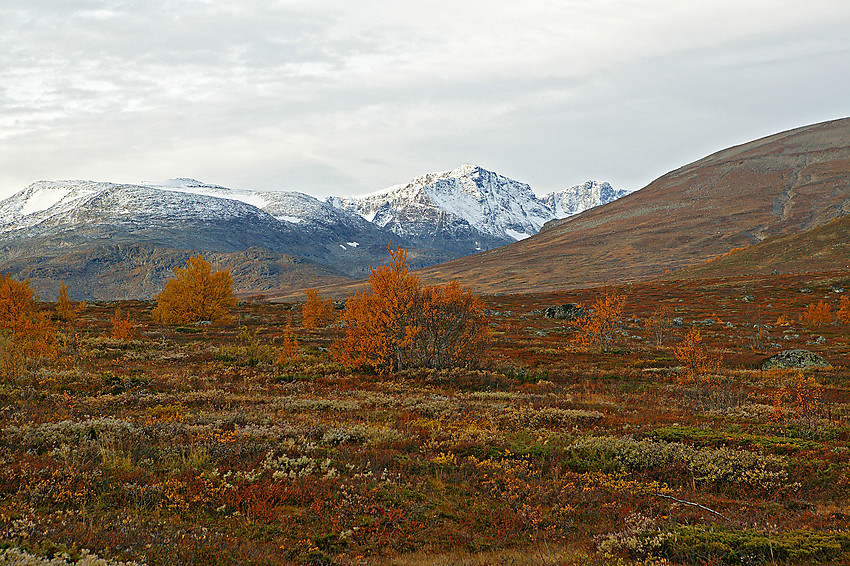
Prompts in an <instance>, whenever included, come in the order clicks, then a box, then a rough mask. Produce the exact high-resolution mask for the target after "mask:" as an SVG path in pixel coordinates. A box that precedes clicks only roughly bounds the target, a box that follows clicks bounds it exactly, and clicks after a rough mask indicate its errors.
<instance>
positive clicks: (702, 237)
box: [419, 118, 850, 293]
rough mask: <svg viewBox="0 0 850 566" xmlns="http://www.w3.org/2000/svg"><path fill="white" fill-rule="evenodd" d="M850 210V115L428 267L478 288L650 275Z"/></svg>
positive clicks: (542, 286)
mask: <svg viewBox="0 0 850 566" xmlns="http://www.w3.org/2000/svg"><path fill="white" fill-rule="evenodd" d="M848 213H850V119H847V118H845V119H842V120H835V121H831V122H824V123H821V124H815V125H812V126H806V127H803V128H798V129H795V130H791V131H787V132H783V133H780V134H775V135H772V136H769V137H766V138H763V139H760V140H757V141H754V142H750V143H747V144H743V145H740V146H736V147H732V148H729V149H726V150H723V151H720V152H718V153H715V154H713V155H710V156H708V157H706V158H704V159H701V160H699V161H696V162H694V163H692V164H690V165H686V166H684V167H682V168H680V169H677V170H675V171H672V172H670V173H668V174H666V175H664V176H663V177H660V178H659V179H657V180H655V181H653V182H652V183H651V184H649V185H648V186H647V187H645V188H644V189H642V190H640V191H638V192H636V193H633V194H631V195H628V196H626V197H624V198H622V199H620V200H617V201H615V202H613V203H611V204H608V205H605V206H602V207H598V208H595V209H592V210H589V211H587V212H585V213H583V214H580V215H577V216H574V217H570V218H567V219H565V220H562V221H556V222H553V223H550V224H547V226H546V227H545V228H544V230H543V231H542V232H541V233H540V234H538V235H536V236H534V237H532V238H529V239H527V240H523V241H521V242H517V243H515V244H511V245H509V246H505V247H502V248H498V249H495V250H490V251H487V252H484V253H481V254H476V255H473V256H468V257H464V258H461V259H458V260H455V261H452V262H449V263H445V264H441V265H437V266H434V267H430V268H427V269H423V270H421V271H420V272H419V273H420V274H421V276H422V277H423V279H425V280H426V281H429V282H440V281H448V280H450V279H453V278H460V279H461V280H462V281H463V282H464V283H465V284H467V285H470V286H472V287H474V288H475V289H476V290H478V291H480V292H490V293H493V292H517V291H527V290H546V289H557V288H568V287H575V286H587V285H596V284H606V283H616V282H622V281H634V280H644V279H649V278H652V277H656V276H658V275H661V274H663V273H664V272H665V271H666V270H671V271H672V270H677V269H681V268H684V267H686V266H688V265H696V264H700V263H703V262H704V261H706V260H707V259H710V258H712V257H716V256H718V255H720V254H722V253H724V252H727V251H729V250H730V249H732V248H737V247H743V246H746V245H747V244H756V243H758V242H760V241H762V240H764V239H766V238H768V237H770V236H777V235H783V234H795V233H799V232H802V231H805V230H808V229H810V228H813V227H815V226H817V225H821V224H825V223H827V222H829V221H830V220H833V219H835V218H838V217H841V216H843V215H845V214H848Z"/></svg>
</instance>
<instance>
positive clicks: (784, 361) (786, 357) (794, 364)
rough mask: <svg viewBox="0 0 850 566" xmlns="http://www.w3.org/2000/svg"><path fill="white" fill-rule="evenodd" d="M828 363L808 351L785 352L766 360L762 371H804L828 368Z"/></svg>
mask: <svg viewBox="0 0 850 566" xmlns="http://www.w3.org/2000/svg"><path fill="white" fill-rule="evenodd" d="M829 365H830V364H829V362H827V361H826V360H825V359H823V357H822V356H820V355H819V354H815V353H814V352H810V351H809V350H802V349H799V350H785V351H783V352H779V353H778V354H776V355H773V356H771V357H769V358H768V359H766V360H765V361H764V363H762V365H761V368H762V369H805V368H815V367H829Z"/></svg>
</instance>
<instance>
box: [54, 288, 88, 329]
mask: <svg viewBox="0 0 850 566" xmlns="http://www.w3.org/2000/svg"><path fill="white" fill-rule="evenodd" d="M81 310H82V305H81V304H79V303H75V302H74V301H72V300H71V299H69V298H68V286H67V285H66V284H65V282H64V281H63V282H62V285H61V286H60V287H59V294H58V295H57V296H56V316H57V317H58V318H59V320H62V321H64V322H74V321H75V320H77V317H78V316H79V315H80V311H81Z"/></svg>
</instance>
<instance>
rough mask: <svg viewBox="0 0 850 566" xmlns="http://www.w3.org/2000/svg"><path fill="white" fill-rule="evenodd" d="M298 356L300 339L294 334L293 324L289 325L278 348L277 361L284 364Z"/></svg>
mask: <svg viewBox="0 0 850 566" xmlns="http://www.w3.org/2000/svg"><path fill="white" fill-rule="evenodd" d="M297 358H298V341H297V340H296V339H295V336H293V334H292V326H290V325H287V326H286V330H285V331H284V333H283V342H282V344H281V345H280V348H279V349H278V354H277V363H278V364H279V365H284V364H286V363H287V362H290V361H292V360H295V359H297Z"/></svg>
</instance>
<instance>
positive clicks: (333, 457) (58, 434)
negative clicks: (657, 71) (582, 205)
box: [0, 270, 850, 565]
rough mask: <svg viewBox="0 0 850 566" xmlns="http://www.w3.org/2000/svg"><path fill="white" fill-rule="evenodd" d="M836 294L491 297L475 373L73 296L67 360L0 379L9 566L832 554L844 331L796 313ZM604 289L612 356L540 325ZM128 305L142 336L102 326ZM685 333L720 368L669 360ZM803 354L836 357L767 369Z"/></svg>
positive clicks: (1, 507)
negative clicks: (613, 311)
mask: <svg viewBox="0 0 850 566" xmlns="http://www.w3.org/2000/svg"><path fill="white" fill-rule="evenodd" d="M848 284H850V271H848V270H841V271H834V272H829V273H822V274H796V275H794V274H792V275H778V276H771V275H765V276H755V277H740V278H725V279H723V278H717V279H703V280H671V281H661V282H641V283H634V284H631V285H620V286H612V287H608V288H606V289H572V290H564V291H558V292H552V293H535V294H517V295H503V296H489V297H484V299H485V302H486V307H487V308H488V310H487V324H488V327H489V329H490V334H491V341H490V343H489V345H488V346H486V348H485V349H484V351H482V365H481V367H480V368H478V369H464V370H439V371H437V370H407V371H400V372H396V373H393V374H389V375H370V374H366V373H362V372H359V371H355V370H350V369H346V368H344V367H342V366H340V365H339V364H337V363H336V362H334V360H333V359H332V357H331V354H330V352H329V347H330V345H331V343H332V341H333V340H334V339H336V337H337V336H338V335H339V332H340V329H339V328H336V327H333V326H331V327H328V328H311V329H307V328H303V326H302V324H301V323H302V321H301V315H300V312H301V311H300V307H301V305H300V304H295V303H264V302H254V303H252V302H243V303H241V304H239V305H238V306H237V307H236V308H235V310H234V312H233V320H232V322H231V323H228V324H225V325H222V326H203V325H200V326H182V327H181V326H177V327H174V326H163V325H158V324H155V323H154V322H152V320H151V311H152V308H153V304H151V303H147V302H139V301H132V302H120V303H106V302H98V303H90V304H86V305H84V308H83V310H82V311H81V312H80V313H79V314H78V316H77V317H75V318H74V320H73V321H56V322H55V325H56V327H57V329H58V332H59V340H58V342H57V347H58V348H59V352H58V356H56V357H55V358H54V359H51V360H47V361H44V362H43V363H41V364H31V365H27V366H26V367H23V368H19V371H17V372H16V373H14V375H12V374H10V373H4V374H3V378H2V380H0V562H2V561H3V560H6V563H10V562H11V563H15V560H19V561H24V560H30V562H28V563H30V564H47V563H48V558H49V557H52V559H53V560H56V561H57V562H51V564H57V563H58V564H62V563H65V562H70V563H73V562H74V561H75V560H77V559H80V558H81V557H83V556H84V555H85V552H84V550H83V549H88V551H89V552H91V553H94V554H97V555H98V556H100V557H102V558H103V559H104V560H105V561H106V562H104V563H108V564H115V562H116V561H118V560H124V561H126V560H134V561H137V562H144V563H146V564H150V565H177V564H194V565H206V564H210V565H212V564H263V565H270V564H342V565H371V564H435V565H437V564H439V565H449V564H458V565H460V564H463V565H472V564H482V565H483V564H516V565H525V564H537V565H542V564H670V563H673V564H694V563H705V564H799V563H825V564H847V563H848V560H850V534H848V530H849V528H850V503H849V502H850V453H848V449H847V446H848V441H850V375H848V371H847V367H848V365H850V333H849V332H848V327H847V325H846V324H844V323H839V322H836V321H832V322H827V323H819V324H817V325H813V326H811V327H808V326H805V325H804V324H803V323H801V322H800V320H801V319H800V316H801V314H802V313H803V312H804V311H805V309H806V308H807V307H808V305H809V304H811V303H813V302H818V301H823V302H824V303H826V304H827V306H828V307H830V309H831V311H833V312H834V311H835V310H836V309H837V308H838V306H839V304H840V303H841V301H840V298H841V297H842V296H843V295H842V294H841V293H838V292H836V289H837V288H838V287H839V286H841V285H843V286H844V287H845V288H846V287H847V285H848ZM801 290H804V291H805V292H801ZM606 293H607V294H611V295H614V296H619V297H622V298H623V312H622V314H621V315H620V319H619V321H617V324H616V326H615V329H616V332H615V334H614V335H613V337H614V343H613V344H612V345H611V346H612V347H611V348H610V350H609V351H607V352H604V353H602V352H598V351H595V350H593V349H587V348H584V347H581V346H579V345H578V344H579V341H577V340H576V339H577V337H578V336H577V331H576V327H575V326H573V325H572V324H571V323H567V322H565V321H561V320H554V319H548V318H545V317H544V316H543V310H544V309H545V308H546V307H548V306H550V305H553V304H560V303H566V302H571V303H580V304H582V305H584V306H586V307H587V306H590V305H592V304H593V302H594V301H595V300H596V299H598V298H599V297H600V296H602V295H604V294H606ZM119 306H120V309H121V312H122V313H123V315H122V316H124V317H127V319H132V320H133V321H135V331H136V332H135V338H130V339H126V340H121V339H116V338H112V337H111V336H110V331H111V328H110V319H111V318H114V317H115V312H116V307H119ZM54 308H55V307H54V305H51V304H42V305H40V309H41V311H42V312H46V313H51V312H52V311H53V309H54ZM657 313H662V314H661V315H660V316H661V320H662V321H663V323H664V324H663V325H662V326H661V330H662V333H661V337H660V347H659V346H657V345H656V336H655V335H654V332H655V328H650V327H649V325H647V321H648V320H650V319H651V318H653V317H654V316H655V317H657V316H658V314H657ZM692 329H697V330H698V331H699V334H700V342H699V343H698V344H697V347H698V348H701V349H702V350H701V352H700V353H702V354H704V355H705V356H707V357H708V358H709V359H711V360H713V361H716V365H714V366H713V369H712V371H711V372H710V373H701V372H691V371H689V368H688V367H684V366H683V364H684V363H686V362H683V361H681V360H680V359H679V358H677V350H676V348H675V347H676V346H677V345H680V344H682V343H683V340H684V338H685V336H687V335H690V334H692V333H691V330H692ZM292 334H294V337H295V339H296V340H297V347H298V355H297V357H296V358H294V359H293V358H292V357H291V352H289V353H287V355H286V356H282V355H281V352H282V350H283V348H284V342H287V343H289V344H291V335H292ZM7 346H8V344H7V343H6V342H3V343H2V344H0V350H2V351H4V352H5V351H7V350H6V349H5V348H7ZM792 348H807V349H810V350H812V351H814V352H816V353H818V354H820V355H822V356H823V357H824V358H825V359H826V360H827V361H828V362H829V363H830V364H831V365H830V366H829V367H826V368H818V369H811V370H806V371H800V370H769V371H767V370H762V369H761V363H762V362H763V361H764V360H765V359H766V358H767V357H768V356H770V355H772V354H774V353H776V352H777V351H779V350H785V349H792ZM4 548H5V550H3V549H4ZM35 557H41V559H42V560H43V561H42V562H36V561H35V560H36V558H35ZM63 557H67V559H66V558H63Z"/></svg>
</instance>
